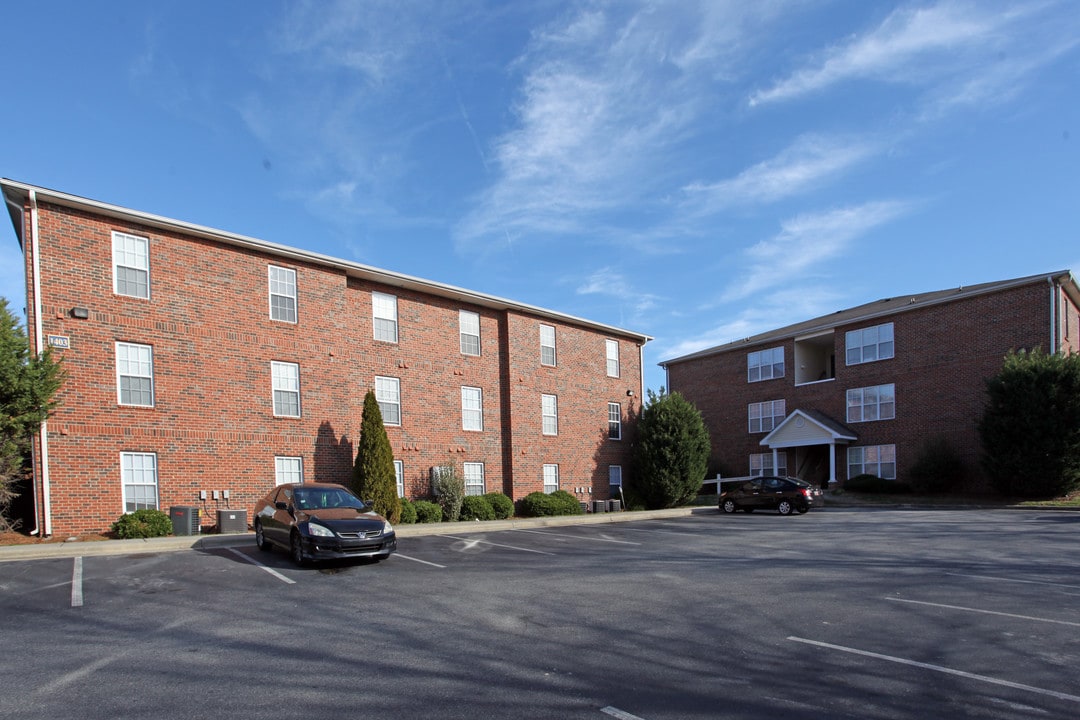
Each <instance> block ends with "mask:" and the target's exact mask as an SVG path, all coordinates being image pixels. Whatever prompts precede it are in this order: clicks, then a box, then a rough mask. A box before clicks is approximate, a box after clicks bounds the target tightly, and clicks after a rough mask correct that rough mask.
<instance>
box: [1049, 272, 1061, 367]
mask: <svg viewBox="0 0 1080 720" xmlns="http://www.w3.org/2000/svg"><path fill="white" fill-rule="evenodd" d="M1046 282H1048V283H1050V352H1049V353H1048V354H1050V355H1057V352H1058V346H1057V330H1058V327H1057V288H1058V286H1057V283H1056V282H1054V278H1052V277H1047V278H1046Z"/></svg>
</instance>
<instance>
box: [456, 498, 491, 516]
mask: <svg viewBox="0 0 1080 720" xmlns="http://www.w3.org/2000/svg"><path fill="white" fill-rule="evenodd" d="M458 519H459V520H494V519H495V509H494V508H493V507H491V503H490V502H489V501H488V499H487V498H486V497H484V496H483V495H466V496H465V498H464V499H462V501H461V514H460V515H459V516H458Z"/></svg>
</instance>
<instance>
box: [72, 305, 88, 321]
mask: <svg viewBox="0 0 1080 720" xmlns="http://www.w3.org/2000/svg"><path fill="white" fill-rule="evenodd" d="M71 317H73V318H77V319H79V320H85V319H86V318H88V317H90V311H89V310H88V309H86V308H84V307H73V308H71Z"/></svg>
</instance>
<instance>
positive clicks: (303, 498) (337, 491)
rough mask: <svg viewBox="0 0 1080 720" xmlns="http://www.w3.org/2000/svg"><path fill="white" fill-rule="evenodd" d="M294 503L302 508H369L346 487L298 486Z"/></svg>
mask: <svg viewBox="0 0 1080 720" xmlns="http://www.w3.org/2000/svg"><path fill="white" fill-rule="evenodd" d="M294 503H295V505H296V507H297V508H298V509H300V510H323V509H325V508H355V509H356V510H366V509H367V507H366V506H365V505H364V503H363V502H361V501H360V499H359V498H357V497H356V496H355V495H353V494H352V493H350V492H349V491H348V490H345V489H344V488H296V490H295V491H294Z"/></svg>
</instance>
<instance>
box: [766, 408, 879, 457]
mask: <svg viewBox="0 0 1080 720" xmlns="http://www.w3.org/2000/svg"><path fill="white" fill-rule="evenodd" d="M858 439H859V436H858V434H857V433H856V432H855V431H854V430H852V429H851V428H849V427H848V426H847V425H844V424H843V423H840V422H837V421H836V420H833V419H832V418H831V417H829V416H828V415H826V414H825V413H822V412H818V411H817V410H795V411H793V412H792V413H791V414H790V415H788V416H787V417H786V418H784V420H783V422H781V423H780V424H779V425H777V426H776V427H775V428H773V431H772V432H771V433H769V434H768V435H766V436H765V437H764V438H762V440H761V445H763V446H765V447H769V448H788V447H803V446H805V445H835V444H837V443H849V442H854V441H856V440H858Z"/></svg>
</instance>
